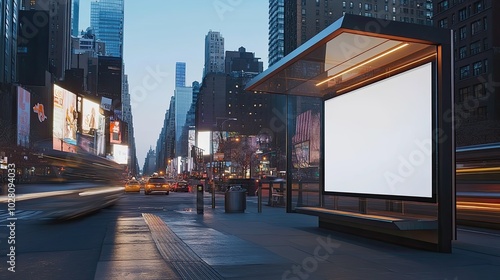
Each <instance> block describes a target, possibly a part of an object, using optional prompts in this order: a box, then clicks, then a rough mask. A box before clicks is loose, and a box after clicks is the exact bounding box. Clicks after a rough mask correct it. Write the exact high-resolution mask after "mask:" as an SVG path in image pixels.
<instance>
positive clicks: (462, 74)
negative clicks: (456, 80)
mask: <svg viewBox="0 0 500 280" xmlns="http://www.w3.org/2000/svg"><path fill="white" fill-rule="evenodd" d="M469 73H470V66H469V65H465V66H462V67H460V80H462V79H465V78H467V77H469Z"/></svg>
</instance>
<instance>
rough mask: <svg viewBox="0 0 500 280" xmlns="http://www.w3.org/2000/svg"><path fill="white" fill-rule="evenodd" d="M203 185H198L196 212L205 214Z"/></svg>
mask: <svg viewBox="0 0 500 280" xmlns="http://www.w3.org/2000/svg"><path fill="white" fill-rule="evenodd" d="M203 207H204V205H203V185H197V186H196V212H197V213H198V214H203Z"/></svg>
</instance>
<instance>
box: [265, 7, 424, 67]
mask: <svg viewBox="0 0 500 280" xmlns="http://www.w3.org/2000/svg"><path fill="white" fill-rule="evenodd" d="M269 3H270V5H269V8H270V14H269V23H270V24H269V29H270V30H269V34H270V39H271V34H275V33H278V34H279V30H280V28H281V25H279V24H274V23H275V22H276V21H278V22H279V17H280V16H281V14H280V13H279V12H276V13H271V10H273V11H274V10H275V9H277V10H278V11H280V8H281V5H284V6H283V10H284V33H283V38H284V55H287V54H289V53H290V52H292V51H293V50H295V49H296V48H297V47H299V46H300V45H302V44H303V43H305V42H306V41H307V40H309V39H311V38H312V37H313V36H314V35H316V34H318V33H319V32H320V31H321V30H323V29H324V28H325V27H327V26H329V25H330V24H332V23H333V22H335V21H336V20H337V19H339V18H340V17H342V16H343V15H344V14H356V15H362V16H367V17H374V18H382V19H387V20H394V21H403V22H410V23H417V24H425V25H432V0H422V1H406V0H405V1H400V0H397V1H396V0H385V1H377V0H363V1H360V2H355V1H343V0H316V1H304V0H290V1H283V4H282V3H280V1H273V0H270V2H269ZM271 23H273V24H271ZM274 42H275V40H273V41H271V40H270V41H269V44H271V43H273V44H274ZM270 46H271V45H270ZM270 50H271V49H270ZM269 56H270V58H271V53H270V54H269ZM273 61H274V60H273Z"/></svg>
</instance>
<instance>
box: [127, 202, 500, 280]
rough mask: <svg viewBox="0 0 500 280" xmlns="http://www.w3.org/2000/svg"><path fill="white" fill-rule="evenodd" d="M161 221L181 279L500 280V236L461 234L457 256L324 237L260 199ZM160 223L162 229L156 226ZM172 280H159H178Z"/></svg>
mask: <svg viewBox="0 0 500 280" xmlns="http://www.w3.org/2000/svg"><path fill="white" fill-rule="evenodd" d="M155 214H156V215H158V216H154V215H150V214H146V215H145V216H144V218H145V220H146V223H148V226H149V229H150V231H151V234H152V236H153V238H152V239H153V240H156V246H157V248H158V250H159V251H160V253H161V255H162V257H163V261H165V263H166V264H167V265H170V267H172V268H173V270H174V271H177V272H179V271H180V270H183V269H185V270H186V269H187V270H189V271H191V273H184V274H183V273H180V274H181V276H178V277H179V279H294V280H296V279H415V280H417V279H449V280H452V279H457V280H458V279H498V275H500V233H499V232H498V231H491V232H490V233H488V234H482V233H478V232H475V231H473V230H467V229H466V230H459V232H458V238H459V240H458V241H457V242H455V244H454V248H453V253H452V254H443V253H434V252H428V251H422V250H416V249H411V248H405V247H401V246H397V245H392V244H387V243H383V242H378V241H374V240H370V239H365V238H360V237H355V236H351V235H347V234H342V233H337V232H334V231H328V230H323V229H320V228H318V222H317V217H313V216H306V215H302V214H292V213H286V212H285V209H284V208H279V207H270V206H267V205H265V204H264V205H263V207H262V213H258V211H257V198H256V197H249V198H248V199H247V209H246V211H245V213H225V211H224V196H223V195H217V196H216V208H215V209H212V208H211V198H210V197H209V196H207V195H206V196H205V208H204V214H203V215H201V214H197V213H196V209H192V208H186V209H183V210H181V211H170V212H163V213H161V214H158V213H155ZM147 215H150V216H147ZM156 217H157V218H159V219H158V221H159V222H158V221H156V223H153V222H151V221H152V220H151V219H156ZM162 226H163V228H161V227H162ZM159 232H161V233H159ZM161 234H163V237H162V236H160V235H161ZM158 240H160V242H159V241H158ZM161 240H164V241H161ZM182 275H184V276H182ZM186 275H187V276H186ZM209 275H210V276H209ZM164 276H165V278H158V279H175V278H172V277H173V276H172V275H170V276H167V275H164ZM122 279H123V278H122ZM130 279H132V278H130Z"/></svg>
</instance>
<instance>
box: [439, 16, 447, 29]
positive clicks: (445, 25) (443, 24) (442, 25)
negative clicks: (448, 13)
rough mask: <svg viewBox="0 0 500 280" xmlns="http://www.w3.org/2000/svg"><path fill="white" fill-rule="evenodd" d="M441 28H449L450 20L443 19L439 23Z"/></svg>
mask: <svg viewBox="0 0 500 280" xmlns="http://www.w3.org/2000/svg"><path fill="white" fill-rule="evenodd" d="M438 24H439V27H441V28H448V18H443V19H442V20H440V21H439V22H438Z"/></svg>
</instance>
